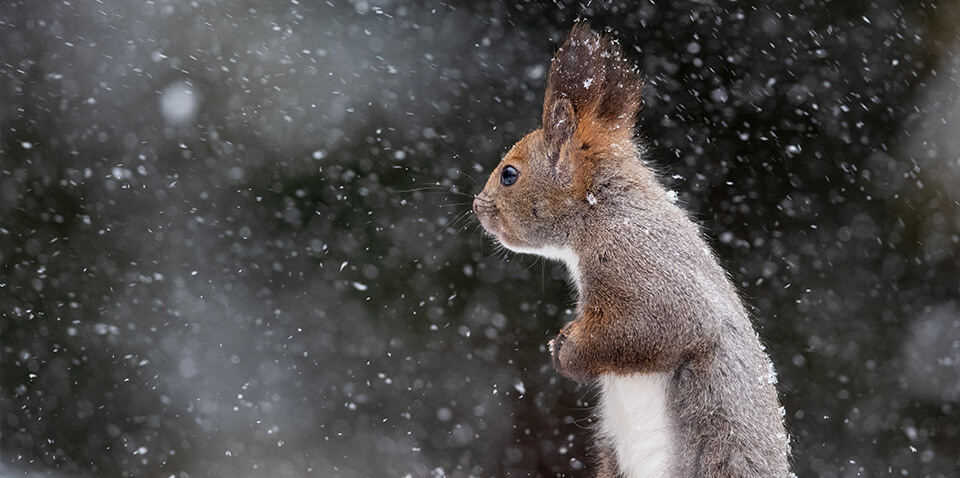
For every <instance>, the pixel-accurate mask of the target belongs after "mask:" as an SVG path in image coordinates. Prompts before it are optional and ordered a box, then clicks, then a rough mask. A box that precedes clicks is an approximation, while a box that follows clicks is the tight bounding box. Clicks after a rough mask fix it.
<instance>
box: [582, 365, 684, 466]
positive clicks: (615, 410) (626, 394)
mask: <svg viewBox="0 0 960 478" xmlns="http://www.w3.org/2000/svg"><path fill="white" fill-rule="evenodd" d="M669 379H670V376H669V374H666V373H651V374H634V375H604V376H602V377H601V378H600V386H601V400H600V416H601V424H600V426H601V429H602V432H603V434H604V435H605V436H606V437H607V438H608V439H609V440H610V444H611V445H613V448H614V450H615V452H616V457H617V462H618V463H619V464H620V471H621V472H622V473H623V475H624V476H625V477H627V478H647V477H669V476H671V473H672V468H673V466H672V460H673V456H672V453H673V433H672V430H671V427H670V420H669V419H668V416H667V383H668V381H669Z"/></svg>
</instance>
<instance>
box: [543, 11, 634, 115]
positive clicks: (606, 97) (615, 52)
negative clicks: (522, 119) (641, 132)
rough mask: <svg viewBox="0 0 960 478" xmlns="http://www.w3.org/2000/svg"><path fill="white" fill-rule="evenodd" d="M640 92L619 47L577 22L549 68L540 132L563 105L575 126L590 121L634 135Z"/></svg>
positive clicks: (631, 70) (632, 68)
mask: <svg viewBox="0 0 960 478" xmlns="http://www.w3.org/2000/svg"><path fill="white" fill-rule="evenodd" d="M641 89H642V82H641V81H640V78H639V75H638V74H637V71H636V68H635V67H634V66H633V65H631V64H630V62H628V61H627V60H626V59H625V58H624V57H623V53H622V52H621V50H620V45H619V44H617V43H616V42H614V41H612V40H611V39H609V38H607V37H606V36H602V35H600V34H597V33H596V32H594V31H593V30H591V29H590V27H589V25H587V24H586V22H578V23H577V24H576V25H574V27H573V30H571V31H570V35H568V36H567V39H566V41H564V42H563V45H562V46H561V47H560V49H559V50H558V51H557V54H556V56H555V57H554V58H553V62H552V64H551V65H550V75H549V76H548V78H547V92H546V95H545V97H544V102H543V125H544V128H546V129H547V130H548V131H549V129H550V121H551V120H553V116H554V114H553V112H554V110H555V109H556V106H557V103H558V102H559V101H561V100H568V101H569V102H570V104H571V105H572V106H573V111H574V114H575V115H576V119H577V122H578V123H581V122H584V121H594V122H597V123H600V124H601V125H603V126H606V127H609V128H621V127H626V128H628V129H629V131H633V126H634V121H635V118H636V114H637V111H638V110H639V109H640V95H641V93H640V92H641Z"/></svg>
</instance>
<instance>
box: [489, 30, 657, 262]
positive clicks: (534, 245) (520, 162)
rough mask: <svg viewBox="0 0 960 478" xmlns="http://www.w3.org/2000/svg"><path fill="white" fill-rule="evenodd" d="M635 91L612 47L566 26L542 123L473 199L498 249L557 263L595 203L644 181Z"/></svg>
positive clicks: (628, 69)
mask: <svg viewBox="0 0 960 478" xmlns="http://www.w3.org/2000/svg"><path fill="white" fill-rule="evenodd" d="M641 88H642V83H641V81H640V79H639V77H638V74H637V72H636V69H635V68H634V66H633V65H632V64H630V63H629V62H627V61H626V60H625V59H624V57H623V54H622V53H621V51H620V47H619V45H618V44H617V43H616V42H614V41H612V40H610V39H609V38H606V37H604V36H601V35H599V34H597V33H596V32H594V31H592V30H591V29H590V28H589V27H588V26H587V25H585V24H583V23H578V24H577V25H576V26H574V28H573V30H572V31H571V32H570V35H569V36H568V37H567V39H566V41H564V43H563V45H562V46H561V47H560V49H559V50H558V52H557V54H556V56H555V57H554V58H553V62H552V63H551V66H550V75H549V77H548V78H547V90H546V95H545V96H544V100H543V125H542V127H541V128H540V129H537V130H536V131H534V132H532V133H530V134H528V135H527V136H526V137H524V138H523V139H521V140H520V141H519V142H518V143H517V144H516V145H514V146H513V148H511V149H510V151H509V152H508V153H507V154H506V156H504V158H503V160H502V161H500V164H499V165H498V166H497V168H496V169H495V170H494V171H493V173H492V174H491V175H490V179H489V180H488V181H487V184H486V186H485V187H484V189H483V192H481V193H480V194H479V195H478V196H477V198H476V200H474V203H473V210H474V212H476V214H477V217H478V218H479V219H480V223H481V224H483V227H484V228H485V229H486V230H487V231H489V232H490V233H491V234H493V235H494V236H496V237H497V239H498V240H499V241H500V243H502V244H503V245H504V246H505V247H507V248H508V249H511V250H514V251H517V252H532V253H537V254H540V255H545V256H548V257H554V258H564V255H565V252H567V251H569V250H570V249H571V248H572V247H573V246H574V244H573V241H575V240H576V237H575V236H576V235H577V234H580V233H582V232H583V228H584V227H586V219H588V218H589V217H590V216H591V215H595V214H601V213H600V212H599V210H600V208H602V207H603V206H604V204H603V201H605V200H611V199H615V198H616V195H617V194H621V195H622V194H623V193H625V192H626V191H629V190H642V189H644V188H646V187H648V186H649V185H650V184H652V183H653V182H654V179H653V175H652V173H651V172H650V171H649V170H647V169H646V168H645V167H644V166H643V165H642V164H641V162H640V160H639V151H638V148H637V145H636V141H635V131H634V123H635V121H636V114H637V111H638V109H639V108H640V90H641Z"/></svg>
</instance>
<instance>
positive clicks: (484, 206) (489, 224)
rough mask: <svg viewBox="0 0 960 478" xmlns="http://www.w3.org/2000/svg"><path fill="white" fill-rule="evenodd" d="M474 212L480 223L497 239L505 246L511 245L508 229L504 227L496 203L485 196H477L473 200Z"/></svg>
mask: <svg viewBox="0 0 960 478" xmlns="http://www.w3.org/2000/svg"><path fill="white" fill-rule="evenodd" d="M473 212H474V213H476V215H477V219H479V220H480V225H481V226H483V229H484V230H486V231H487V233H488V234H490V235H491V236H493V237H494V238H496V239H497V241H499V242H500V243H501V244H503V245H504V246H507V247H508V248H509V247H510V240H509V239H508V238H507V232H506V229H505V228H504V227H503V220H502V219H501V217H500V212H499V211H498V210H497V207H496V205H494V204H493V203H492V202H491V201H489V200H487V199H485V198H484V197H483V196H477V198H476V199H475V200H474V201H473Z"/></svg>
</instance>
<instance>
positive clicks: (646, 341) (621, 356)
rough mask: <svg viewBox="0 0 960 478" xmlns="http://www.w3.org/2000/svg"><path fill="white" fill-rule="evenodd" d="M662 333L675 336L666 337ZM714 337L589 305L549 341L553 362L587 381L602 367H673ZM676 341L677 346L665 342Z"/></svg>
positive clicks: (706, 350) (638, 369) (663, 369)
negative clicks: (659, 325) (662, 325)
mask: <svg viewBox="0 0 960 478" xmlns="http://www.w3.org/2000/svg"><path fill="white" fill-rule="evenodd" d="M667 333H672V334H674V335H679V336H674V335H671V336H670V337H667V336H665V334H667ZM641 337H642V339H641ZM715 340H716V337H714V334H707V333H705V332H704V331H703V330H702V329H699V328H698V329H693V328H690V329H684V330H681V331H679V332H678V331H676V330H672V331H671V330H668V329H665V328H661V327H658V326H657V321H654V320H650V321H646V320H643V319H639V318H633V319H632V320H624V319H623V318H620V317H611V316H607V317H604V316H603V311H602V310H598V311H596V312H594V311H592V310H591V311H588V312H584V313H583V315H582V316H581V317H580V318H579V319H577V320H574V321H573V322H570V323H568V324H567V325H566V326H565V327H564V328H563V330H561V331H560V334H559V335H558V336H557V338H556V339H554V340H553V341H552V342H551V344H550V345H551V351H552V352H553V366H554V368H556V369H557V371H558V372H560V373H561V374H563V375H564V376H566V377H568V378H571V379H573V380H576V381H578V382H580V383H588V382H590V381H592V380H595V379H596V378H597V377H599V376H600V375H601V374H605V373H619V374H628V373H638V372H640V373H643V372H667V371H675V370H676V369H677V368H678V367H680V366H681V365H682V364H684V363H686V362H689V361H690V360H694V359H695V358H696V355H699V354H704V353H709V351H711V350H713V346H712V345H713V344H711V342H712V341H715ZM678 342H679V343H681V344H683V347H668V346H667V344H671V343H672V344H675V343H678Z"/></svg>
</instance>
